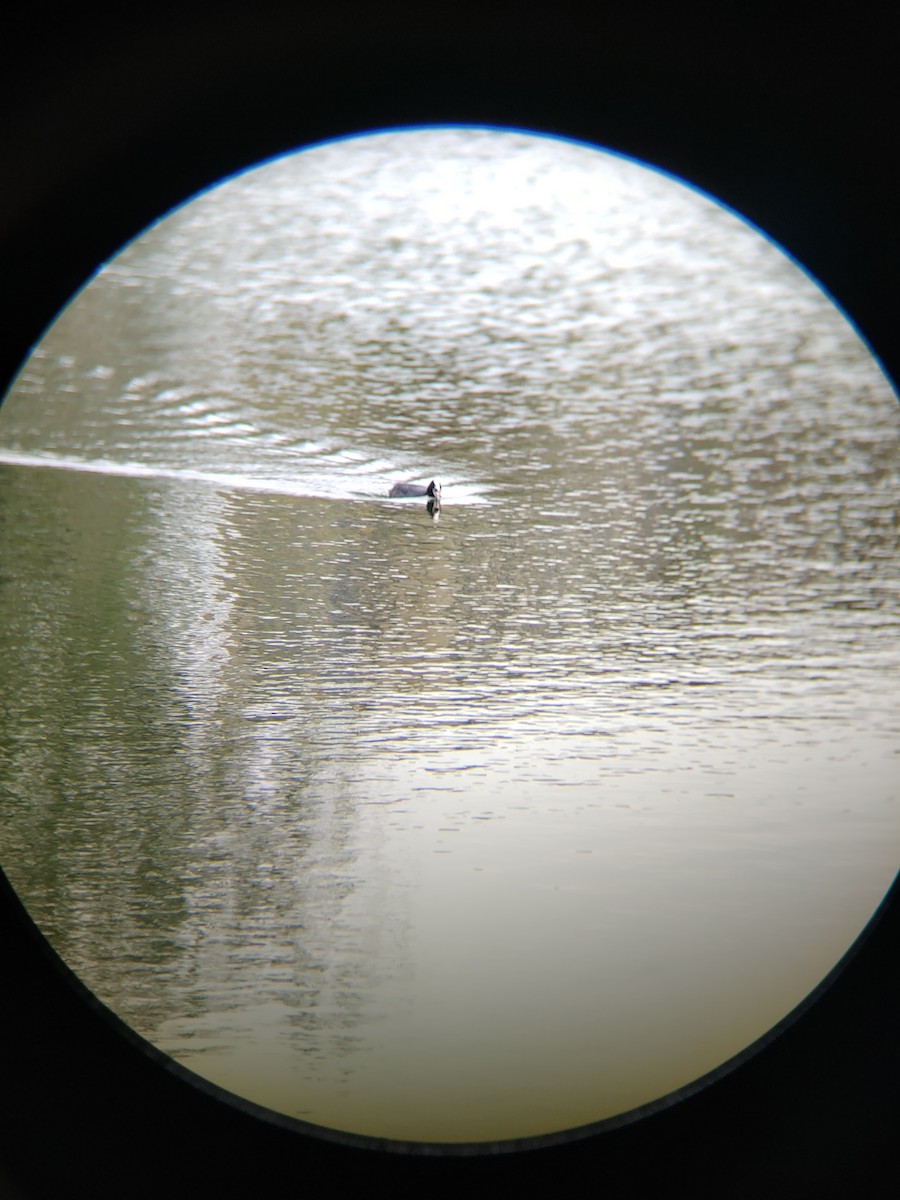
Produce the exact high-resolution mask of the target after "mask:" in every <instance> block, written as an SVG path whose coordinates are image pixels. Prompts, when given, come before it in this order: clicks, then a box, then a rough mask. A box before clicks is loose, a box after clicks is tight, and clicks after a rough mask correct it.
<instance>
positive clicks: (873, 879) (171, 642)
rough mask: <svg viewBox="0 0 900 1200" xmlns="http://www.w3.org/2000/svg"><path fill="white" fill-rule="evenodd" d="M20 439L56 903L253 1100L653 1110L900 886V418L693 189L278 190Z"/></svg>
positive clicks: (146, 295) (522, 1129) (17, 627)
mask: <svg viewBox="0 0 900 1200" xmlns="http://www.w3.org/2000/svg"><path fill="white" fill-rule="evenodd" d="M0 447H2V449H0V509H2V514H3V522H2V526H0V569H2V583H0V588H2V590H0V597H2V606H0V671H2V677H3V680H4V724H3V730H2V741H0V755H2V759H0V764H2V776H0V785H2V792H0V856H2V863H3V866H4V869H5V870H6V871H7V872H8V874H9V876H10V878H11V880H12V882H13V884H14V886H15V887H16V888H17V890H18V891H19V893H20V895H21V896H22V898H23V900H24V901H25V903H26V904H27V906H28V908H29V910H30V912H31V914H32V915H33V917H34V919H35V920H36V921H37V923H38V925H39V926H40V928H41V929H42V930H43V931H44V932H45V933H46V935H47V936H48V937H49V939H50V940H51V942H52V943H53V945H54V946H55V947H56V949H57V950H58V951H59V952H60V954H62V956H63V957H64V958H65V959H66V961H67V962H68V963H69V964H70V965H71V966H72V967H73V968H74V969H75V970H76V971H77V972H78V973H79V975H80V976H81V977H82V979H84V981H85V982H86V983H87V984H88V985H89V986H90V987H91V988H92V990H93V991H95V992H96V994H97V995H98V996H99V997H100V998H101V999H103V1000H104V1001H105V1002H106V1003H107V1004H109V1005H110V1006H111V1007H112V1008H113V1009H114V1010H115V1011H116V1012H117V1013H118V1014H119V1015H121V1016H122V1017H124V1018H125V1019H126V1020H127V1021H128V1022H129V1023H130V1024H131V1025H132V1026H133V1027H134V1028H135V1029H136V1030H138V1031H139V1032H140V1033H141V1034H143V1035H144V1036H145V1037H147V1038H148V1039H149V1040H150V1041H152V1042H153V1043H154V1044H156V1045H157V1046H159V1047H161V1048H162V1049H163V1050H165V1051H167V1052H168V1053H169V1054H171V1055H172V1056H173V1057H174V1058H176V1059H177V1060H178V1061H179V1062H181V1063H184V1064H185V1065H187V1066H189V1067H191V1068H192V1069H193V1070H195V1071H197V1072H199V1073H200V1074H201V1075H203V1076H205V1077H207V1078H209V1079H211V1080H213V1081H214V1082H217V1083H220V1084H222V1085H223V1086H225V1087H227V1088H229V1089H231V1090H233V1091H236V1092H238V1093H239V1094H241V1095H243V1096H246V1097H249V1098H250V1099H252V1100H255V1101H258V1102H259V1103H262V1104H265V1105H267V1106H269V1107H272V1108H275V1109H278V1110H280V1111H283V1112H286V1113H289V1114H291V1115H294V1116H299V1117H303V1118H305V1119H308V1120H312V1121H315V1122H317V1123H320V1124H325V1125H330V1126H334V1127H337V1128H341V1129H349V1130H353V1131H357V1132H362V1133H368V1134H373V1135H378V1136H387V1137H396V1138H404V1139H415V1140H431V1141H454V1140H462V1141H466V1140H486V1139H501V1138H508V1137H521V1136H527V1135H531V1134H538V1133H545V1132H549V1131H553V1130H559V1129H565V1128H568V1127H572V1126H575V1125H580V1124H584V1123H586V1122H591V1121H596V1120H600V1119H602V1118H604V1117H608V1116H611V1115H614V1114H618V1113H621V1112H623V1111H625V1110H627V1109H629V1108H632V1107H634V1106H636V1105H639V1104H642V1103H645V1102H647V1101H650V1100H653V1099H655V1098H657V1097H659V1096H661V1095H663V1094H665V1093H667V1092H669V1091H671V1090H673V1089H676V1088H678V1087H681V1086H683V1085H685V1084H687V1083H689V1082H690V1081H692V1080H694V1079H696V1078H698V1077H699V1076H701V1075H703V1074H704V1073H705V1072H707V1071H710V1070H712V1069H714V1068H715V1067H717V1066H719V1065H720V1064H721V1063H723V1062H724V1061H726V1060H727V1059H729V1058H730V1057H732V1056H733V1055H735V1054H736V1053H738V1052H740V1051H741V1050H743V1049H744V1048H745V1047H746V1046H748V1045H749V1044H750V1043H751V1042H753V1041H754V1040H755V1039H756V1038H758V1037H760V1036H761V1035H762V1034H764V1033H765V1032H766V1031H767V1030H768V1029H769V1028H770V1027H771V1026H772V1025H773V1024H774V1023H775V1022H777V1021H779V1020H780V1019H781V1018H782V1017H784V1016H785V1015H786V1014H787V1013H788V1012H790V1011H791V1010H792V1009H793V1008H794V1007H795V1006H796V1005H797V1004H798V1003H799V1002H800V1001H801V1000H802V999H803V998H804V997H805V996H806V995H807V993H808V992H809V991H810V990H811V989H812V988H813V987H815V985H816V984H817V983H818V982H819V981H820V980H821V979H822V978H823V976H824V975H825V974H826V973H827V972H828V970H829V969H830V968H831V967H832V966H833V965H834V964H835V963H836V962H837V960H838V959H839V958H840V957H841V955H842V954H843V953H844V952H845V950H846V949H847V948H848V947H849V946H850V945H851V944H852V943H853V941H854V940H855V938H856V937H857V935H858V934H859V932H860V931H861V930H862V928H863V927H864V925H865V924H866V922H867V921H868V919H869V917H870V916H871V914H872V913H873V911H874V909H875V907H876V906H877V904H878V903H879V901H880V899H881V897H882V896H883V895H884V893H885V891H886V890H887V888H888V886H889V884H890V882H891V880H892V878H893V875H894V872H895V870H896V866H897V857H898V843H900V814H898V765H897V764H898V758H897V755H898V749H900V736H898V722H897V718H896V716H895V712H896V678H897V675H896V671H897V666H898V659H900V639H898V631H900V619H898V608H897V584H898V580H900V548H898V522H897V510H896V499H897V483H898V478H897V477H898V448H900V414H898V409H897V405H896V400H895V397H894V396H893V394H892V392H891V390H890V388H889V386H888V384H887V382H886V381H885V379H884V377H883V376H882V375H881V373H880V372H879V370H878V369H877V367H876V366H875V364H874V363H873V362H872V360H871V358H870V356H869V355H868V353H867V351H866V348H865V346H864V345H863V344H862V343H861V341H860V340H859V339H858V338H857V336H856V335H855V334H854V332H853V330H852V329H851V328H850V327H849V326H848V325H847V323H846V322H845V321H844V320H843V319H842V317H841V316H840V315H839V314H838V313H837V312H836V311H835V310H834V309H833V307H832V306H831V305H830V303H829V302H828V301H827V300H826V299H825V298H824V297H823V296H822V295H821V294H820V293H819V292H818V291H817V290H816V289H815V288H814V286H813V285H812V284H811V283H810V282H809V281H808V280H807V279H806V278H805V276H803V274H802V273H801V272H800V271H799V270H798V269H797V268H796V267H795V266H793V265H792V264H791V263H790V262H788V261H787V260H786V259H785V258H784V257H783V256H782V255H781V254H780V253H778V252H777V251H776V250H775V249H774V248H773V247H771V246H770V245H769V244H768V243H766V242H765V241H764V239H762V238H761V237H760V236H759V235H758V234H756V233H754V232H752V231H750V230H748V229H747V228H745V227H744V226H742V225H741V224H740V223H739V222H738V221H737V220H736V219H735V218H734V217H733V216H731V215H730V214H728V213H726V212H724V211H723V210H721V209H719V208H717V207H715V206H714V205H712V204H711V203H710V202H709V201H707V200H704V199H702V198H701V197H699V196H698V195H696V194H694V193H693V192H691V191H689V190H687V189H685V188H683V187H681V186H680V185H677V184H675V183H674V182H673V181H671V180H668V179H666V178H664V177H661V176H659V175H656V174H654V173H652V172H649V171H647V170H645V169H643V168H640V167H638V166H636V165H635V164H632V163H629V162H625V161H623V160H620V159H616V158H612V157H610V156H606V155H603V154H600V153H598V152H596V151H594V150H591V149H589V148H586V147H582V146H578V145H572V144H569V143H562V142H556V141H552V140H549V139H544V138H536V137H531V136H527V135H523V134H512V133H499V132H497V131H486V130H480V131H475V130H425V131H416V132H398V133H392V134H384V135H379V136H375V137H368V138H364V139H360V140H358V141H355V142H346V143H338V144H333V145H326V146H323V147H319V148H316V149H314V150H311V151H308V152H306V153H304V154H302V155H299V156H295V157H293V158H289V159H286V160H282V161H279V162H276V163H273V164H270V165H268V166H266V167H264V168H262V169H260V170H259V171H257V172H254V173H251V174H249V175H247V176H244V177H242V178H240V179H237V180H234V181H232V182H230V183H228V184H227V185H225V186H224V187H222V188H219V189H217V190H215V191H213V192H210V193H208V194H206V195H205V196H203V197H201V198H200V199H199V200H197V201H196V202H195V203H193V204H191V205H190V206H188V207H187V208H185V209H183V210H181V211H179V212H177V213H175V214H174V215H172V216H170V217H169V218H167V219H166V220H165V221H164V222H162V223H161V224H160V225H158V226H157V227H155V228H154V229H153V230H151V231H150V232H149V233H148V234H147V235H145V236H144V237H143V238H141V239H140V240H139V241H138V242H136V243H135V244H133V245H132V246H130V247H129V248H128V249H127V250H126V251H125V252H124V253H123V254H122V255H120V256H119V257H118V258H117V259H116V260H115V261H114V262H113V263H112V264H110V265H109V266H108V267H107V268H106V269H105V270H104V271H103V272H101V273H100V274H99V275H98V276H97V277H96V279H95V280H94V281H93V282H92V283H91V284H90V286H89V287H88V288H87V289H86V290H85V291H84V292H83V293H82V294H81V295H80V296H79V297H78V298H77V299H76V301H75V302H74V303H73V305H72V306H71V307H70V308H69V309H68V310H67V311H66V313H64V314H63V316H62V317H61V318H60V320H59V321H58V322H57V324H56V325H55V326H54V327H53V328H52V329H51V330H50V332H49V333H48V335H47V337H46V338H45V339H44V341H43V342H42V343H41V345H40V346H39V347H38V348H37V349H36V351H35V353H34V355H33V356H32V358H31V359H30V360H29V362H28V364H27V365H26V367H25V370H24V371H23V373H22V375H21V376H20V378H19V380H18V382H17V384H16V385H15V387H14V389H13V391H12V392H11V394H10V395H9V397H8V398H7V400H6V402H5V404H4V408H3V411H2V413H0ZM432 477H434V478H436V479H438V480H439V482H440V483H441V484H442V485H443V505H442V508H441V511H440V519H439V520H434V519H432V518H431V517H430V516H429V514H428V513H427V511H426V509H425V505H424V503H422V502H419V501H409V500H404V501H390V500H388V498H387V492H388V490H389V488H390V486H391V484H392V483H393V482H395V481H396V480H398V479H416V480H420V481H422V482H427V481H428V480H429V479H430V478H432Z"/></svg>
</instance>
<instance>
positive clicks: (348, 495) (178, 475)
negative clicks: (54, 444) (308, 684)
mask: <svg viewBox="0 0 900 1200" xmlns="http://www.w3.org/2000/svg"><path fill="white" fill-rule="evenodd" d="M0 463H6V464H8V465H9V466H13V467H37V468H44V469H47V470H53V471H81V472H86V473H89V474H93V475H116V476H119V477H124V478H128V479H171V480H173V481H174V482H176V483H203V484H207V485H208V486H209V487H218V488H228V489H229V490H232V491H253V492H267V493H269V494H270V495H276V496H303V497H306V498H312V499H321V500H337V499H341V500H386V499H387V492H388V487H389V482H390V481H388V482H387V483H385V485H384V491H383V492H382V491H378V492H363V491H347V490H346V481H345V480H344V479H343V478H341V479H340V480H337V479H335V481H334V486H333V489H330V488H329V487H328V485H327V484H326V485H324V486H323V483H322V480H321V479H306V480H304V479H302V478H301V479H273V478H271V477H268V476H253V475H244V474H241V473H238V472H231V471H202V470H195V469H193V468H191V467H165V466H155V465H153V464H150V463H137V462H112V461H110V460H109V459H105V458H93V459H85V458H63V457H60V456H57V455H51V454H24V453H20V452H19V451H16V450H4V449H2V448H0ZM353 477H354V479H356V480H358V479H359V472H358V471H357V472H356V473H354V476H353ZM462 493H463V494H461V495H460V496H459V497H458V498H456V502H457V503H463V504H465V503H468V504H478V503H483V502H484V501H483V499H482V497H480V496H476V495H475V494H474V493H471V492H469V490H468V489H467V488H463V489H462Z"/></svg>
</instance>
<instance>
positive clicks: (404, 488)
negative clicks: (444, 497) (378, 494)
mask: <svg viewBox="0 0 900 1200" xmlns="http://www.w3.org/2000/svg"><path fill="white" fill-rule="evenodd" d="M388 495H389V496H393V497H395V498H396V497H397V496H430V497H431V499H432V500H436V501H437V502H438V503H439V504H440V501H441V485H440V484H439V483H435V482H434V480H433V479H432V481H431V483H429V485H428V487H425V486H424V485H423V484H421V483H395V484H394V486H393V487H392V488H391V490H390V491H389V492H388Z"/></svg>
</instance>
